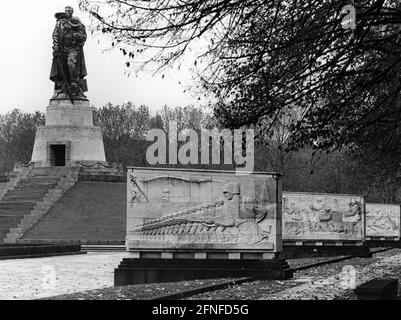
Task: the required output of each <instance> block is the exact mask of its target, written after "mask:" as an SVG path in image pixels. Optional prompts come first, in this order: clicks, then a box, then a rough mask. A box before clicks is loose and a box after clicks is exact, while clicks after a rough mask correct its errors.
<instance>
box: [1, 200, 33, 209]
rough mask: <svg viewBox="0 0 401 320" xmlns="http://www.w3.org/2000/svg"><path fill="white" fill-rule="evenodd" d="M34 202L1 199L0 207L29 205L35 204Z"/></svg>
mask: <svg viewBox="0 0 401 320" xmlns="http://www.w3.org/2000/svg"><path fill="white" fill-rule="evenodd" d="M35 205H36V202H17V201H1V202H0V209H1V208H10V207H11V208H15V207H24V208H25V207H30V206H35Z"/></svg>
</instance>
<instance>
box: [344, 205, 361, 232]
mask: <svg viewBox="0 0 401 320" xmlns="http://www.w3.org/2000/svg"><path fill="white" fill-rule="evenodd" d="M360 220H361V207H360V204H359V202H358V201H357V200H355V199H353V200H351V201H350V202H349V204H348V210H347V211H346V212H344V214H343V222H344V228H345V233H356V232H358V231H359V223H358V222H359V221H360Z"/></svg>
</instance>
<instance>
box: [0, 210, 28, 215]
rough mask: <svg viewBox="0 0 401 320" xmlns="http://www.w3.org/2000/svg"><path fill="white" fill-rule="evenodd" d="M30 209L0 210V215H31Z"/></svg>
mask: <svg viewBox="0 0 401 320" xmlns="http://www.w3.org/2000/svg"><path fill="white" fill-rule="evenodd" d="M31 211H32V210H31V209H26V210H23V209H0V215H4V216H21V215H26V214H30V213H31Z"/></svg>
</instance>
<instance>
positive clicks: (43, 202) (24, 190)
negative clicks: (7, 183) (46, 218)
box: [0, 167, 78, 244]
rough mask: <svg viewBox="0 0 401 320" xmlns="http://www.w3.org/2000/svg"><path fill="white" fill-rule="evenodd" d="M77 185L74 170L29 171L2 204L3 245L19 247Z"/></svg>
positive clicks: (1, 239) (0, 204)
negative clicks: (17, 245) (21, 239)
mask: <svg viewBox="0 0 401 320" xmlns="http://www.w3.org/2000/svg"><path fill="white" fill-rule="evenodd" d="M77 181H78V171H77V170H75V169H74V168H64V167H53V168H30V170H29V172H27V173H26V174H25V175H24V176H23V177H21V178H20V179H19V180H18V181H14V184H15V185H14V187H13V188H11V189H9V190H8V191H7V192H6V193H5V195H4V197H3V199H2V200H1V201H0V243H2V242H3V243H5V244H13V243H18V240H19V239H20V238H21V237H22V236H23V235H24V233H25V232H27V231H28V230H29V229H30V228H32V226H33V225H34V224H35V223H36V222H37V221H38V220H39V219H40V218H41V217H42V216H43V215H45V214H46V213H47V211H48V210H49V209H50V208H51V207H52V206H53V205H54V204H55V203H56V202H57V201H58V200H59V199H60V198H61V196H62V195H63V194H64V193H65V192H66V191H67V190H69V189H70V188H71V187H72V186H74V185H75V183H76V182H77Z"/></svg>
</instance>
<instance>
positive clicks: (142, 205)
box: [127, 175, 281, 250]
mask: <svg viewBox="0 0 401 320" xmlns="http://www.w3.org/2000/svg"><path fill="white" fill-rule="evenodd" d="M156 180H157V183H156V182H155V181H156ZM223 181H225V183H223ZM255 181H256V180H255ZM153 182H154V183H153V185H152V184H151V183H152V179H140V178H138V177H137V176H136V175H131V176H130V178H129V183H130V187H129V197H130V200H129V201H130V206H131V207H132V212H133V214H135V212H136V214H137V216H138V215H140V214H141V212H142V211H144V212H145V210H147V207H151V208H156V209H154V210H152V211H149V210H148V211H146V212H147V214H144V218H143V219H142V220H140V219H139V220H136V221H137V222H138V223H137V224H133V225H132V226H131V227H129V230H128V236H127V239H128V241H129V247H130V248H194V249H197V248H205V249H207V248H208V249H268V250H273V249H274V248H275V242H276V230H277V228H276V226H275V223H277V213H278V212H279V210H278V203H277V201H274V202H269V201H267V200H264V199H261V197H260V194H259V196H258V197H256V198H257V199H255V198H253V197H249V196H247V195H246V194H245V195H244V194H242V188H243V186H241V183H240V182H238V181H227V179H226V180H224V179H223V180H221V181H217V180H216V179H215V180H213V181H212V180H203V181H201V180H199V181H197V180H196V179H187V178H185V177H174V176H168V177H167V176H161V177H157V178H153ZM196 184H201V185H202V187H203V188H204V190H205V189H208V188H209V189H208V190H212V189H213V190H217V189H218V190H219V191H218V192H217V191H216V192H212V193H213V197H214V198H216V200H215V201H211V202H210V203H204V201H201V202H202V203H200V204H198V203H197V202H196V201H195V202H194V201H191V200H190V199H189V198H188V199H184V198H185V195H184V194H185V192H186V191H185V190H187V188H188V185H190V188H191V187H192V185H196ZM218 184H221V185H220V186H219V187H218V188H217V185H218ZM178 185H179V187H178ZM252 187H253V188H254V189H255V188H257V186H255V185H252V184H251V188H252ZM244 188H249V185H247V186H245V187H244ZM156 189H158V194H159V196H158V198H155V196H154V195H150V196H149V194H151V193H153V194H154V193H155V191H156ZM146 190H147V191H148V195H147V194H146ZM183 190H184V191H183ZM244 190H246V189H244ZM246 191H248V192H249V190H246ZM202 193H203V194H206V195H207V192H202ZM260 193H261V194H263V193H265V192H263V191H261V192H260ZM193 196H194V194H192V197H193ZM197 196H199V195H197ZM209 196H210V195H209ZM149 197H153V200H152V199H150V198H149ZM262 198H263V196H262ZM174 199H175V200H174ZM177 199H178V200H179V201H178V202H175V201H176V200H177ZM152 203H153V204H152ZM147 204H149V205H147ZM178 204H180V205H182V204H185V205H184V207H183V208H179V207H178V206H177V205H178ZM195 204H197V205H195ZM155 205H156V207H154V206H155ZM166 206H172V207H173V209H172V212H170V213H168V214H163V212H162V213H160V215H161V217H159V218H156V219H154V218H151V217H150V215H154V214H155V211H157V210H159V209H158V208H160V210H161V211H164V210H163V209H162V208H166ZM176 206H177V208H176ZM280 229H281V228H280Z"/></svg>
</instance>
